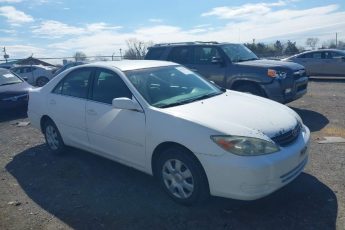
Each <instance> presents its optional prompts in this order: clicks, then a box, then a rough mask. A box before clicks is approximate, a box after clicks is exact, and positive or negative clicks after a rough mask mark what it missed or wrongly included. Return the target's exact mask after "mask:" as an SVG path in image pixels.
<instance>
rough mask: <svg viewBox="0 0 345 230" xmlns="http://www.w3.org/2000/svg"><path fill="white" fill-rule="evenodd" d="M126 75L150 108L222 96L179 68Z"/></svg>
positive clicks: (141, 71) (200, 79)
mask: <svg viewBox="0 0 345 230" xmlns="http://www.w3.org/2000/svg"><path fill="white" fill-rule="evenodd" d="M125 74H126V76H127V77H128V79H129V80H130V81H131V83H132V84H133V85H134V87H135V88H136V89H137V90H138V91H139V93H140V94H141V95H142V96H143V97H144V99H145V100H146V101H147V102H148V103H149V104H150V105H152V106H154V107H158V108H167V107H172V106H178V105H182V104H187V103H190V102H193V101H197V100H202V99H206V98H209V97H213V96H216V95H218V94H221V93H222V91H221V90H220V89H219V88H217V87H216V86H214V85H212V84H211V83H209V82H208V81H206V80H204V79H203V78H202V77H200V76H199V75H197V74H195V73H193V72H192V71H190V70H189V69H187V68H185V67H182V66H164V67H157V68H147V69H140V70H132V71H126V73H125Z"/></svg>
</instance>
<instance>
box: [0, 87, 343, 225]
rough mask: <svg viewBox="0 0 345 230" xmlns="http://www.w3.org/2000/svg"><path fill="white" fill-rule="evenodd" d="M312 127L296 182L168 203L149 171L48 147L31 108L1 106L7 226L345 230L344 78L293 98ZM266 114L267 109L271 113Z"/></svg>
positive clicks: (0, 200)
mask: <svg viewBox="0 0 345 230" xmlns="http://www.w3.org/2000/svg"><path fill="white" fill-rule="evenodd" d="M289 106H290V107H292V108H293V109H295V110H296V111H297V112H298V113H299V114H300V115H301V116H302V118H303V120H304V122H305V123H306V124H307V125H308V126H309V127H310V129H311V131H312V140H311V145H310V162H309V164H308V165H307V167H306V170H305V171H304V173H302V174H301V175H300V176H299V177H298V178H297V179H296V180H295V181H293V182H292V183H291V184H289V185H288V186H286V187H284V188H283V189H281V190H279V191H277V192H275V193H274V194H272V195H270V196H268V197H266V198H263V199H260V200H257V201H252V202H243V201H236V200H230V199H222V198H212V199H211V200H210V201H209V202H208V203H206V204H204V205H203V206H197V207H183V206H180V205H177V204H175V203H174V202H173V201H171V200H170V199H169V198H168V197H167V196H166V195H165V194H164V193H163V192H162V191H161V190H160V189H159V187H158V186H157V183H156V182H155V181H154V180H153V178H151V177H150V176H148V175H145V174H143V173H141V172H138V171H136V170H134V169H131V168H128V167H125V166H122V165H120V164H117V163H115V162H112V161H109V160H106V159H103V158H101V157H98V156H95V155H92V154H90V153H87V152H84V151H80V150H74V149H72V150H70V151H69V152H67V153H66V154H65V155H63V156H55V155H52V154H50V152H49V151H48V149H47V148H46V146H45V145H44V139H43V136H42V135H41V134H40V132H39V131H37V130H34V129H33V128H32V127H30V126H27V127H17V126H15V125H14V123H16V122H18V121H23V120H24V121H25V120H27V119H26V118H25V114H24V113H22V114H17V113H14V114H13V113H12V114H4V113H3V111H0V113H2V114H0V229H35V230H36V229H322V230H324V229H339V230H344V229H345V144H324V145H321V144H318V143H317V141H318V140H319V139H320V138H322V137H324V136H334V135H336V136H342V137H345V117H344V114H345V82H342V81H312V82H310V85H309V92H308V94H307V95H306V96H305V97H303V98H301V99H300V100H298V101H296V102H292V103H290V104H289ZM267 112H269V111H267Z"/></svg>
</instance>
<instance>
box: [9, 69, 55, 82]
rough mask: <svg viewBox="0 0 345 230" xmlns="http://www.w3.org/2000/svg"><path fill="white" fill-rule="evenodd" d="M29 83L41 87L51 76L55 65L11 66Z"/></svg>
mask: <svg viewBox="0 0 345 230" xmlns="http://www.w3.org/2000/svg"><path fill="white" fill-rule="evenodd" d="M11 70H12V71H13V72H15V73H16V74H18V75H19V76H20V77H22V78H23V79H25V80H26V81H27V82H28V83H29V84H31V85H34V86H38V87H42V86H44V85H45V84H47V82H48V81H50V80H51V79H52V78H53V71H54V70H55V67H51V66H43V65H21V66H16V67H13V68H11Z"/></svg>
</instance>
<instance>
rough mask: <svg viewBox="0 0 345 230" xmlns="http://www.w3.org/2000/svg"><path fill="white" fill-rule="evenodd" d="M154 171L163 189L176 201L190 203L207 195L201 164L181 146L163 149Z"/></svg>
mask: <svg viewBox="0 0 345 230" xmlns="http://www.w3.org/2000/svg"><path fill="white" fill-rule="evenodd" d="M156 173H157V174H158V175H157V176H158V178H159V181H160V184H161V186H162V187H163V189H164V191H165V192H166V193H168V195H169V196H170V197H171V198H172V199H173V200H175V201H176V202H178V203H181V204H184V205H192V204H195V203H199V202H202V201H205V200H206V199H207V198H208V197H209V187H208V183H207V179H206V175H205V173H204V170H203V168H202V166H201V165H200V163H199V162H198V161H197V160H196V159H194V158H193V157H192V156H190V153H189V152H188V151H187V150H185V149H183V148H179V147H176V148H171V149H168V150H165V151H164V152H163V154H162V155H161V157H160V158H159V160H158V163H157V171H156Z"/></svg>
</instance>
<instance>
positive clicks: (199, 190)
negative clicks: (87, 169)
mask: <svg viewBox="0 0 345 230" xmlns="http://www.w3.org/2000/svg"><path fill="white" fill-rule="evenodd" d="M29 98H30V99H29V108H28V115H29V118H30V120H31V122H32V124H33V125H34V126H35V127H37V128H39V129H41V130H42V132H43V133H44V135H45V138H46V142H47V144H48V146H49V148H50V150H51V151H52V152H55V153H60V152H62V151H64V150H65V148H66V146H73V147H77V148H80V149H84V150H86V151H90V152H92V153H95V154H98V155H101V156H103V157H106V158H109V159H111V160H115V161H118V162H121V163H123V164H125V165H128V166H131V167H133V168H136V169H138V170H141V171H143V172H145V173H148V174H151V175H154V176H156V177H157V178H158V179H159V181H160V184H161V185H162V187H163V189H164V190H165V191H166V192H167V193H168V194H169V196H170V197H172V198H173V199H174V200H175V201H177V202H180V203H182V204H192V203H196V202H199V201H203V200H205V199H206V198H207V197H208V196H209V195H210V194H211V195H214V196H221V197H227V198H234V199H240V200H253V199H258V198H261V197H264V196H266V195H268V194H270V193H272V192H274V191H275V190H277V189H279V188H281V187H282V186H284V185H286V184H287V183H289V182H291V181H292V180H293V179H295V178H296V177H297V176H298V175H299V174H300V173H301V172H302V171H303V168H304V166H305V165H306V163H307V161H308V154H307V146H308V142H309V137H310V132H309V129H308V128H307V127H306V126H305V125H303V123H302V120H301V118H300V117H299V116H298V115H297V114H296V113H295V112H294V111H293V110H291V109H289V108H288V107H286V106H284V105H281V104H278V103H276V102H274V101H271V100H268V99H264V98H261V97H257V96H253V95H249V94H244V93H240V92H235V91H229V90H224V89H221V88H219V87H218V86H215V85H214V84H212V83H210V82H208V81H206V80H205V79H203V78H202V77H200V76H198V75H197V74H195V73H193V72H191V71H190V70H188V69H186V68H185V67H182V66H180V65H178V64H175V63H171V62H162V61H118V62H100V63H94V64H88V65H83V66H78V67H74V68H71V69H69V70H67V71H65V72H63V73H61V74H60V75H58V76H57V77H55V78H53V79H52V80H51V81H50V82H49V83H48V84H47V85H45V86H44V87H43V88H37V89H34V90H33V91H31V92H30V95H29Z"/></svg>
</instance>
